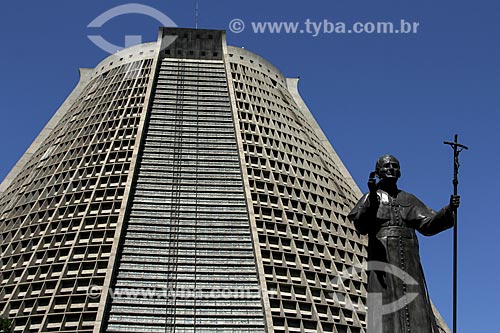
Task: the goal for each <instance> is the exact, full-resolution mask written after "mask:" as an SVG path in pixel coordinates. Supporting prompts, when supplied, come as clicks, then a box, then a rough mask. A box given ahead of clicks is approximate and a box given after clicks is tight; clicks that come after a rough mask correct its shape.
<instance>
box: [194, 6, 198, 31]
mask: <svg viewBox="0 0 500 333" xmlns="http://www.w3.org/2000/svg"><path fill="white" fill-rule="evenodd" d="M194 28H195V29H198V0H196V8H195V14H194Z"/></svg>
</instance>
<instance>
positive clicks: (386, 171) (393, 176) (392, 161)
mask: <svg viewBox="0 0 500 333" xmlns="http://www.w3.org/2000/svg"><path fill="white" fill-rule="evenodd" d="M375 172H376V175H377V177H378V178H379V179H380V180H381V181H391V182H397V180H398V178H399V177H401V169H400V166H399V161H398V159H397V158H395V157H394V156H392V155H388V154H386V155H383V156H381V157H380V158H379V159H378V161H377V164H375Z"/></svg>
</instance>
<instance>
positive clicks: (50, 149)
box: [0, 29, 366, 333]
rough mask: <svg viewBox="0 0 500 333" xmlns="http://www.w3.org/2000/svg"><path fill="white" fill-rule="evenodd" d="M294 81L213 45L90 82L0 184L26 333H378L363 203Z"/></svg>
mask: <svg viewBox="0 0 500 333" xmlns="http://www.w3.org/2000/svg"><path fill="white" fill-rule="evenodd" d="M297 81H298V80H297V79H287V78H285V77H284V76H283V75H282V74H281V73H280V71H279V70H277V69H276V68H275V67H274V66H273V65H271V64H270V63H268V62H267V61H266V60H264V59H262V58H261V57H259V56H257V55H255V54H253V53H251V52H249V51H246V50H243V49H240V48H235V47H230V46H227V45H226V42H225V34H224V32H222V31H216V30H192V29H162V30H161V31H160V35H159V38H158V41H157V42H156V43H148V44H141V45H138V46H134V47H131V48H128V49H125V50H123V51H121V52H119V53H117V54H115V55H112V56H110V57H108V58H106V59H105V60H104V61H103V62H101V64H99V65H98V66H97V67H96V68H95V69H93V70H82V71H81V79H80V83H79V84H78V86H77V87H76V88H75V90H74V91H73V93H72V94H71V95H70V96H69V97H68V99H67V100H66V102H65V103H64V104H63V105H62V106H61V108H60V109H59V110H58V112H57V113H56V115H55V116H54V117H53V119H52V120H51V121H50V122H49V123H48V125H47V126H46V127H45V128H44V130H43V131H42V132H41V134H40V135H39V137H38V138H37V140H35V142H34V143H33V145H32V146H31V147H30V148H29V149H28V151H27V152H26V154H25V155H24V156H23V157H22V158H21V160H20V161H19V162H18V164H17V165H16V166H15V167H14V169H13V170H12V171H11V173H10V174H9V175H8V176H7V177H6V179H5V180H4V182H3V183H2V185H1V186H0V193H1V194H0V195H1V196H0V244H1V253H2V257H1V266H2V267H1V276H2V280H1V286H0V287H1V289H0V311H1V313H2V314H3V315H4V316H7V317H9V318H10V319H12V321H13V328H14V330H15V332H46V331H54V332H89V333H90V332H96V333H97V332H108V331H109V332H141V331H142V332H248V333H249V332H311V333H312V332H346V333H347V332H349V333H361V332H365V329H364V327H365V326H366V308H365V301H366V290H365V284H366V274H365V273H364V272H363V271H362V270H359V269H353V267H359V266H361V265H362V264H363V263H364V261H365V257H366V249H365V245H366V243H365V239H364V238H360V236H359V235H358V234H357V233H356V232H355V231H354V228H353V226H352V224H351V223H350V222H349V221H348V220H347V219H346V215H347V213H348V212H349V211H350V208H351V207H352V206H353V204H354V202H355V201H356V200H357V198H358V197H359V196H360V192H359V189H358V188H357V186H356V184H355V183H354V182H353V181H352V179H351V177H350V175H349V173H348V172H347V170H346V169H345V167H344V166H343V164H342V162H341V161H340V159H339V158H338V156H337V155H336V153H335V151H334V150H333V148H332V147H331V145H330V144H329V142H328V140H327V139H326V137H325V135H324V134H323V133H322V131H321V129H320V128H319V126H318V124H317V123H316V122H315V120H314V118H313V117H312V115H311V113H310V112H309V110H308V109H307V107H306V106H305V103H304V102H303V101H302V99H301V98H300V95H299V93H298V91H297ZM134 290H135V292H132V294H129V293H130V292H131V291H134ZM138 290H139V291H145V292H144V294H138V293H137V291H138Z"/></svg>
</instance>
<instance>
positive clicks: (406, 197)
mask: <svg viewBox="0 0 500 333" xmlns="http://www.w3.org/2000/svg"><path fill="white" fill-rule="evenodd" d="M398 200H400V201H401V202H402V203H407V204H417V203H418V204H420V203H421V201H420V199H419V198H417V197H416V196H415V195H414V194H411V193H409V192H406V191H400V192H399V193H398Z"/></svg>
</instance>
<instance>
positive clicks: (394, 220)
mask: <svg viewBox="0 0 500 333" xmlns="http://www.w3.org/2000/svg"><path fill="white" fill-rule="evenodd" d="M375 176H377V177H378V178H379V179H380V181H379V182H378V183H377V182H376V179H375ZM400 176H401V171H400V165H399V161H398V160H397V159H396V158H395V157H394V156H392V155H384V156H382V157H380V158H379V160H378V161H377V164H376V167H375V171H374V172H372V173H370V178H369V180H368V189H369V192H368V193H366V194H365V195H364V196H363V197H362V198H361V199H360V200H359V202H358V203H357V204H356V206H355V207H354V208H353V210H352V211H351V213H350V214H349V218H350V220H351V221H352V222H353V223H354V226H355V228H356V229H357V230H358V231H359V232H360V233H361V234H363V235H368V270H369V272H368V320H367V322H368V330H367V332H368V333H382V332H383V333H402V332H405V333H408V332H411V333H413V332H414V333H438V332H439V331H438V328H437V324H436V319H435V317H434V314H433V311H432V307H431V304H430V300H429V296H428V293H427V288H426V285H425V278H424V273H423V270H422V267H421V264H420V256H419V248H418V240H417V236H416V234H415V230H417V231H419V232H420V233H421V234H423V235H426V236H430V235H435V234H437V233H439V232H441V231H443V230H446V229H448V228H451V227H453V224H454V219H453V212H454V210H455V209H456V208H457V207H458V206H459V204H460V197H459V196H458V195H452V196H451V198H450V204H449V205H448V206H446V207H444V208H443V209H441V210H440V211H438V212H435V211H434V210H432V209H430V208H428V207H427V206H426V205H425V204H423V203H422V202H421V201H420V200H419V199H417V197H415V196H414V195H412V194H410V193H407V192H405V191H402V190H400V189H398V187H397V181H398V178H399V177H400Z"/></svg>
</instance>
